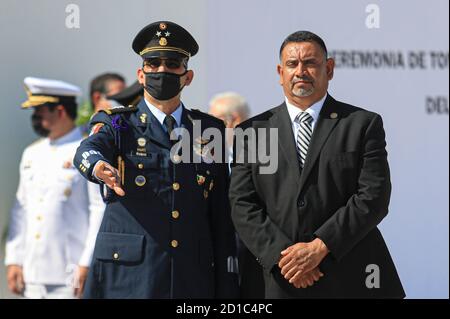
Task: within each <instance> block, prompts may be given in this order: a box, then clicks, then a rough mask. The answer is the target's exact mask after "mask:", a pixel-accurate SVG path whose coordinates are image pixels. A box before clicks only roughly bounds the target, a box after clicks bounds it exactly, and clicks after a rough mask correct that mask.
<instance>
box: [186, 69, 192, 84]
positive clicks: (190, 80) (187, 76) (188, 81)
mask: <svg viewBox="0 0 450 319" xmlns="http://www.w3.org/2000/svg"><path fill="white" fill-rule="evenodd" d="M185 77H186V81H185V82H184V86H188V85H189V84H191V82H192V80H193V79H194V71H192V70H188V71H187V73H186V75H185Z"/></svg>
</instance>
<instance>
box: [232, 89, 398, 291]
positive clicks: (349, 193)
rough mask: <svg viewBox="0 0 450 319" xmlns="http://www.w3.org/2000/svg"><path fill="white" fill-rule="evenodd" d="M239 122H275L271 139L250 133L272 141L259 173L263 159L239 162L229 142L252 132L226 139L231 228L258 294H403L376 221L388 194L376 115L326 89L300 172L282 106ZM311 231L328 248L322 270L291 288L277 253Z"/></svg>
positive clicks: (306, 237)
mask: <svg viewBox="0 0 450 319" xmlns="http://www.w3.org/2000/svg"><path fill="white" fill-rule="evenodd" d="M239 127H240V128H242V129H247V128H255V129H258V128H267V129H268V128H277V129H278V130H277V131H278V137H277V136H274V135H273V132H269V131H267V134H266V136H263V135H261V134H260V133H259V132H258V131H257V132H256V138H255V139H256V140H257V141H258V143H262V144H264V143H265V144H266V145H267V146H268V145H269V144H270V143H269V142H270V136H271V135H272V137H273V138H276V139H277V141H278V146H277V147H276V149H271V150H270V151H271V153H272V154H274V153H275V152H276V151H278V154H276V153H275V154H276V155H277V156H276V158H275V159H277V160H278V169H277V170H276V172H275V173H274V174H261V173H260V168H261V167H262V166H265V165H264V164H263V163H261V161H260V160H258V161H256V163H251V162H250V161H249V160H248V159H246V160H245V161H242V158H239V155H240V154H239V145H241V146H242V147H243V150H244V151H247V150H248V148H249V145H251V144H250V142H252V141H253V139H252V138H250V139H249V140H247V141H246V142H245V143H243V142H242V141H239V139H236V141H235V147H236V149H235V154H236V156H235V159H234V165H233V168H232V174H231V185H230V191H229V196H230V200H231V207H232V218H233V222H234V224H235V227H236V229H237V232H238V233H239V236H240V237H241V239H242V240H243V241H244V243H245V244H246V246H247V247H248V248H249V249H250V250H251V251H252V253H253V254H254V255H255V256H256V257H257V258H258V260H259V262H260V263H261V265H262V266H263V268H264V269H265V281H266V297H268V298H305V297H306V298H308V297H313V298H352V297H353V298H385V297H386V298H398V297H404V296H405V294H404V291H403V288H402V285H401V282H400V280H399V277H398V275H397V271H396V269H395V266H394V263H393V261H392V259H391V257H390V255H389V251H388V249H387V247H386V244H385V242H384V240H383V237H382V236H381V233H380V231H379V230H378V228H377V225H378V224H379V223H380V222H381V220H382V219H383V218H384V217H385V216H386V214H387V213H388V205H389V199H390V194H391V182H390V174H389V166H388V162H387V153H386V150H385V146H386V142H385V133H384V129H383V123H382V119H381V117H380V116H379V115H378V114H375V113H372V112H368V111H366V110H363V109H361V108H358V107H355V106H351V105H348V104H345V103H342V102H338V101H336V100H334V99H333V98H332V97H331V96H328V97H327V98H326V100H325V102H324V105H323V107H322V110H321V113H320V116H319V119H318V122H317V123H316V126H315V128H314V132H313V136H312V140H311V142H310V145H309V149H308V154H307V159H306V162H305V166H304V168H303V170H301V169H300V167H299V162H298V159H297V153H296V147H295V139H294V135H293V132H292V124H291V120H290V117H289V114H288V111H287V107H286V105H285V103H283V104H281V105H280V106H278V107H276V108H273V109H271V110H269V111H267V112H265V113H263V114H260V115H259V116H256V117H254V118H252V119H250V120H248V121H246V122H244V123H242V124H241V125H240V126H239ZM257 145H260V144H257ZM258 147H259V146H258ZM239 162H241V163H239ZM266 166H267V165H266ZM315 237H319V238H320V239H322V240H323V242H324V243H325V244H326V246H327V247H328V248H329V250H330V254H328V255H327V257H326V258H325V259H324V260H323V261H322V263H321V264H320V265H319V268H320V269H321V271H322V272H323V273H324V275H325V276H324V277H322V278H321V279H320V280H319V282H317V283H316V284H315V285H314V286H312V287H309V288H306V289H301V288H300V289H296V288H295V287H294V286H292V285H291V284H289V283H288V281H286V280H285V279H284V278H283V276H282V275H281V273H280V269H279V267H278V266H277V263H278V261H279V259H280V252H281V251H282V250H284V249H285V248H286V247H288V246H290V245H292V244H294V243H296V242H309V241H312V240H313V239H314V238H315ZM372 264H375V265H376V266H378V269H379V279H380V281H379V283H380V285H379V288H368V287H367V285H366V281H369V282H373V281H372V277H371V276H370V275H374V273H373V272H372V271H371V270H370V269H371V268H370V267H371V266H369V265H372ZM368 266H369V268H367V267H368ZM367 271H369V272H367ZM375 275H376V274H375ZM369 286H370V285H369Z"/></svg>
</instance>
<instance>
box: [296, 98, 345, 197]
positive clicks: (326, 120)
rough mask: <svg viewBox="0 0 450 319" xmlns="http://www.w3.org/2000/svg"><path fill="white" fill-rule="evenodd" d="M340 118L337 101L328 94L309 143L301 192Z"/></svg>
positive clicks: (300, 187)
mask: <svg viewBox="0 0 450 319" xmlns="http://www.w3.org/2000/svg"><path fill="white" fill-rule="evenodd" d="M338 120H339V113H338V112H337V110H336V101H335V100H334V99H333V98H332V97H331V96H330V95H328V96H327V98H326V99H325V102H324V104H323V107H322V110H321V111H320V114H319V118H318V120H317V123H316V125H315V127H314V132H313V135H312V137H311V142H310V143H309V147H308V154H307V156H306V161H305V165H304V167H303V171H302V173H301V175H300V183H299V184H300V185H299V193H300V191H301V190H302V188H303V186H304V185H305V182H306V180H307V178H308V176H309V174H310V173H311V170H312V168H313V167H314V164H315V163H316V161H317V158H318V157H319V154H320V152H321V150H322V148H323V146H324V144H325V142H326V141H327V139H328V137H329V136H330V133H331V131H332V130H333V128H334V127H335V126H336V124H337V122H338ZM294 147H295V146H294ZM297 162H298V161H297Z"/></svg>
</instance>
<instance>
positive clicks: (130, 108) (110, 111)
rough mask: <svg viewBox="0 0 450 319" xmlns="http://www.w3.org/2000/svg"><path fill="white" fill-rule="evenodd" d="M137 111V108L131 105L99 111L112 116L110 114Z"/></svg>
mask: <svg viewBox="0 0 450 319" xmlns="http://www.w3.org/2000/svg"><path fill="white" fill-rule="evenodd" d="M137 110H138V107H137V106H133V105H129V106H127V107H125V106H122V105H120V106H116V107H113V108H110V109H106V110H101V111H100V112H105V113H106V114H108V115H112V114H118V113H126V112H135V111H137Z"/></svg>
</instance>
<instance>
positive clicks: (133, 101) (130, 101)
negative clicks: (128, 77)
mask: <svg viewBox="0 0 450 319" xmlns="http://www.w3.org/2000/svg"><path fill="white" fill-rule="evenodd" d="M143 95H144V88H143V87H142V85H141V84H140V83H139V81H136V82H134V83H133V84H131V85H130V86H128V87H126V88H125V89H123V90H122V91H120V92H119V93H117V94H114V95H109V96H107V98H108V100H113V101H115V102H117V103H118V104H119V105H123V106H127V105H133V106H134V105H137V103H138V102H139V100H140V99H141V97H142V96H143Z"/></svg>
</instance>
